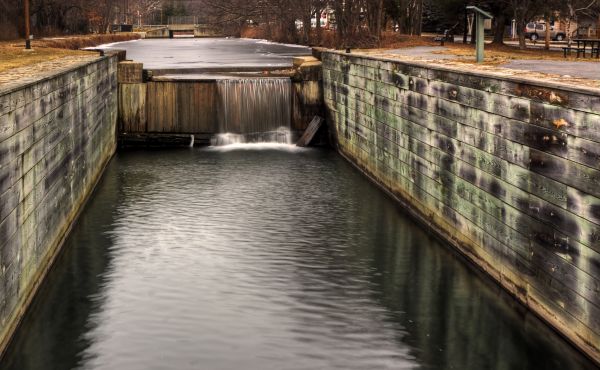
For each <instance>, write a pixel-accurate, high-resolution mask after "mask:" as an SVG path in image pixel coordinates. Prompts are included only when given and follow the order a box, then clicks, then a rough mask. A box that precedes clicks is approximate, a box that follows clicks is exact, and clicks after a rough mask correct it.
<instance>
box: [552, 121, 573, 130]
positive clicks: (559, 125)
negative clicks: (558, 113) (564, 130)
mask: <svg viewBox="0 0 600 370" xmlns="http://www.w3.org/2000/svg"><path fill="white" fill-rule="evenodd" d="M552 123H553V124H554V126H556V128H557V129H559V130H560V128H561V127H563V126H567V127H569V122H567V121H566V120H565V119H564V118H559V119H555V120H554V121H553V122H552Z"/></svg>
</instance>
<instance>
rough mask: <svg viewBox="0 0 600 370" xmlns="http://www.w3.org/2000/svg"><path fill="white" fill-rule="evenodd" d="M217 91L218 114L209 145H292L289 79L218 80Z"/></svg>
mask: <svg viewBox="0 0 600 370" xmlns="http://www.w3.org/2000/svg"><path fill="white" fill-rule="evenodd" d="M217 92H218V97H219V105H220V106H219V112H221V114H220V115H219V133H218V134H217V135H216V136H215V137H214V138H213V140H212V145H214V146H222V145H231V144H241V143H279V144H292V137H291V131H290V121H291V80H290V79H289V78H239V79H224V80H218V81H217Z"/></svg>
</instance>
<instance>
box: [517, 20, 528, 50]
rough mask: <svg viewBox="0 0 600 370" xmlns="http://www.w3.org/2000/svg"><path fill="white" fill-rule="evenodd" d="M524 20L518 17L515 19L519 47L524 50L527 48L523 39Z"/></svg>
mask: <svg viewBox="0 0 600 370" xmlns="http://www.w3.org/2000/svg"><path fill="white" fill-rule="evenodd" d="M524 29H525V21H524V20H522V19H519V20H518V21H517V35H518V36H519V49H521V50H524V49H525V48H527V43H526V41H525V32H524Z"/></svg>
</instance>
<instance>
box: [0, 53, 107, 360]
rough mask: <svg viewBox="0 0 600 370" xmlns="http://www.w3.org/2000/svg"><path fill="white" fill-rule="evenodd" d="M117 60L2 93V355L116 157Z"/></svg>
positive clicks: (98, 62)
mask: <svg viewBox="0 0 600 370" xmlns="http://www.w3.org/2000/svg"><path fill="white" fill-rule="evenodd" d="M117 59H118V56H117V55H112V56H107V57H99V58H98V59H97V60H95V61H92V62H88V63H85V64H82V65H79V66H77V67H74V68H72V69H70V70H67V71H61V72H56V73H53V74H49V75H48V76H46V77H45V78H43V79H40V80H38V81H36V82H33V83H28V84H26V85H23V86H19V87H16V88H11V89H7V90H2V89H0V354H1V353H2V351H3V350H4V349H5V347H6V345H7V343H8V342H9V340H10V337H11V335H12V333H13V332H14V330H15V328H16V326H17V325H18V322H19V320H20V319H21V317H22V315H23V313H24V312H25V310H26V308H27V306H28V304H29V302H30V301H31V299H32V297H33V295H34V294H35V291H36V290H37V287H38V286H39V284H40V282H41V281H42V279H43V278H44V276H45V273H46V271H47V270H48V268H49V267H50V265H51V263H52V261H53V260H54V258H55V256H56V254H57V253H58V251H59V249H60V245H61V243H62V240H63V238H64V237H65V235H66V233H67V232H68V230H69V228H70V226H71V224H72V222H73V221H74V220H75V218H76V216H77V214H78V212H79V210H80V209H81V207H82V206H83V204H84V202H85V200H86V199H87V197H88V196H89V195H90V194H91V192H92V190H93V188H94V186H95V184H96V182H97V180H98V179H99V178H100V175H101V174H102V172H103V169H104V167H105V165H106V164H107V162H108V161H109V159H110V158H111V157H112V155H113V154H114V151H115V148H116V122H117V76H116V71H117V62H118V61H117Z"/></svg>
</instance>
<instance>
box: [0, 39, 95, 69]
mask: <svg viewBox="0 0 600 370" xmlns="http://www.w3.org/2000/svg"><path fill="white" fill-rule="evenodd" d="M89 54H90V52H89V51H77V50H66V49H57V48H41V47H40V48H38V47H34V49H33V51H25V50H24V49H23V47H22V46H21V47H12V46H4V45H2V46H0V72H5V71H8V70H10V69H14V68H19V67H25V66H30V65H34V64H38V63H42V62H47V61H51V60H56V59H61V58H65V57H68V56H76V55H82V56H84V55H89Z"/></svg>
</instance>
